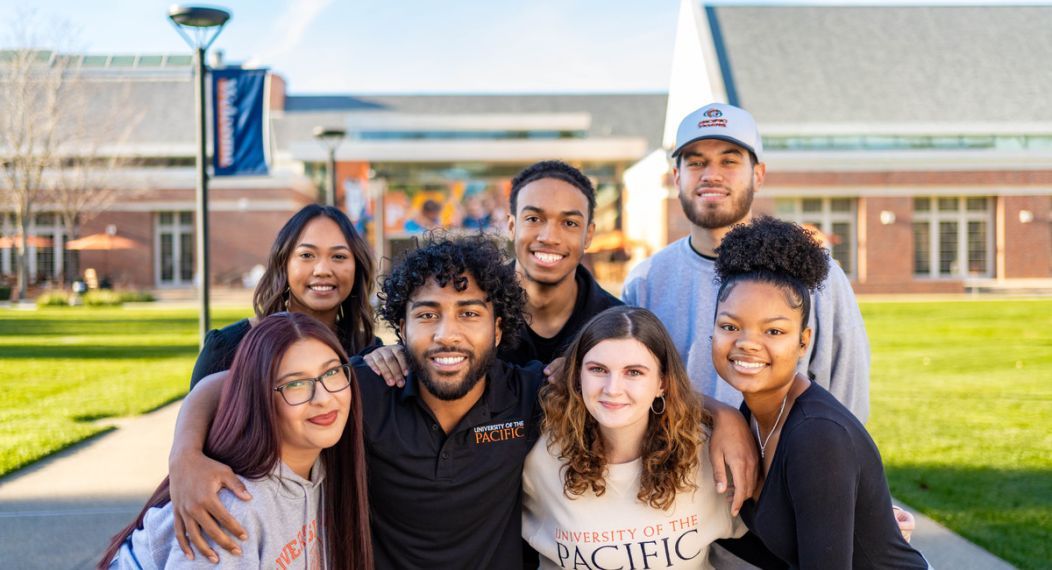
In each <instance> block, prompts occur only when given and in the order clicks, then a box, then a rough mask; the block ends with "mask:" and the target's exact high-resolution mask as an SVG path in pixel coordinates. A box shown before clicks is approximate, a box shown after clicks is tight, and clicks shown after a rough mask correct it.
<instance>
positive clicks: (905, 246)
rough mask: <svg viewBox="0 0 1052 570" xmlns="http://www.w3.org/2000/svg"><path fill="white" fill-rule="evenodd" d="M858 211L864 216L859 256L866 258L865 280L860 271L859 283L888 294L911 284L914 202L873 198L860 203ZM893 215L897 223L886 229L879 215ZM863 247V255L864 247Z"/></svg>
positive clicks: (887, 226)
mask: <svg viewBox="0 0 1052 570" xmlns="http://www.w3.org/2000/svg"><path fill="white" fill-rule="evenodd" d="M858 211H859V213H860V214H861V215H864V216H865V218H864V223H861V222H862V221H863V220H859V222H860V223H859V227H861V226H865V235H860V236H859V238H860V239H859V242H860V243H859V245H860V248H859V249H860V251H859V255H860V256H861V255H865V276H864V278H863V277H862V275H861V274H862V271H859V273H860V275H859V277H860V281H863V282H864V284H865V285H866V286H867V287H869V288H873V287H883V288H885V291H886V292H889V293H892V292H896V291H895V289H896V288H898V287H903V286H905V285H907V284H909V283H912V282H913V280H914V278H913V230H912V225H911V224H912V220H913V201H912V199H910V198H902V197H870V198H859V199H858ZM883 211H888V212H891V213H893V214H894V215H895V222H894V223H891V224H888V225H884V224H882V223H881V222H880V213H881V212H883ZM863 243H864V252H863V251H862V247H861V246H862V245H863Z"/></svg>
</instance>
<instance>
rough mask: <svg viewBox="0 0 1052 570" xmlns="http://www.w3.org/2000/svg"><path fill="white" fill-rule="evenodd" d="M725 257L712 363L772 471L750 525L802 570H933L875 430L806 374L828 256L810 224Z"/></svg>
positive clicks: (774, 229)
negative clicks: (906, 524) (912, 538)
mask: <svg viewBox="0 0 1052 570" xmlns="http://www.w3.org/2000/svg"><path fill="white" fill-rule="evenodd" d="M717 252H718V253H719V256H718V257H717V258H716V274H717V276H718V277H719V279H720V288H719V293H718V294H717V299H716V302H717V305H716V315H715V320H716V323H715V327H714V329H713V337H712V360H713V364H714V365H715V367H716V371H717V372H718V373H719V375H720V378H722V379H723V380H724V381H726V382H727V383H729V384H730V385H731V386H733V387H734V388H736V389H737V390H739V391H741V393H742V396H743V398H744V403H743V404H742V411H743V412H744V413H745V415H746V418H747V419H748V420H749V421H750V422H751V425H752V428H753V430H754V432H755V435H756V441H757V444H758V445H759V448H760V459H761V463H762V470H761V476H762V482H761V484H760V485H759V486H758V487H757V489H756V491H755V494H754V496H753V498H752V500H749V501H746V503H745V505H744V506H743V507H742V510H741V517H742V519H743V520H744V521H745V523H746V524H747V525H748V526H749V529H750V530H751V531H752V532H753V533H754V534H755V535H756V536H758V537H759V538H760V539H761V540H762V541H763V542H764V544H765V545H766V546H767V548H768V549H770V550H771V552H773V553H774V554H775V555H777V556H778V557H779V558H781V559H782V560H784V561H785V562H786V563H788V564H789V566H790V567H792V568H873V569H877V568H916V569H921V570H923V569H926V568H928V563H927V562H926V561H925V560H924V558H923V557H922V556H921V555H920V553H919V552H917V551H916V550H914V549H913V548H911V547H910V545H909V544H908V543H907V542H906V540H905V539H904V538H903V536H902V534H901V533H900V532H899V528H898V525H897V523H896V519H895V515H894V514H892V509H891V494H890V492H889V491H888V483H887V479H886V478H885V477H884V467H883V465H882V464H881V460H880V453H879V452H878V451H877V446H876V444H874V443H873V440H872V439H871V438H870V437H869V434H868V433H866V428H865V427H863V426H862V424H861V422H859V421H858V419H857V418H856V417H855V416H854V415H853V414H852V413H851V412H850V411H849V410H848V409H847V408H846V407H844V405H843V404H841V403H840V402H838V401H837V399H836V398H834V397H833V396H832V395H831V394H830V393H829V392H828V391H826V390H825V389H824V388H822V387H821V386H820V385H818V384H817V383H815V382H813V381H811V380H810V379H808V378H807V377H805V376H803V375H802V374H800V373H799V372H797V363H798V361H799V359H800V358H801V357H803V355H804V354H806V352H807V346H808V344H809V343H810V342H811V335H812V332H811V329H810V328H809V327H808V322H807V321H808V314H809V313H810V303H811V293H812V292H813V291H814V290H815V288H816V287H818V286H819V284H820V283H822V281H823V280H824V279H825V276H826V272H827V271H828V268H829V258H828V254H827V253H826V251H825V250H824V249H823V248H822V246H821V245H819V244H818V243H817V242H816V241H815V239H814V238H813V236H812V235H811V234H809V233H807V231H806V230H804V229H803V228H801V227H800V226H797V225H795V224H791V223H788V222H782V221H779V220H775V219H774V218H769V217H763V218H758V219H756V220H754V221H753V222H752V223H750V224H748V225H743V226H738V227H735V228H734V229H733V230H731V231H730V233H728V234H727V235H726V236H725V237H724V238H723V242H722V243H721V244H720V247H719V248H718V249H717Z"/></svg>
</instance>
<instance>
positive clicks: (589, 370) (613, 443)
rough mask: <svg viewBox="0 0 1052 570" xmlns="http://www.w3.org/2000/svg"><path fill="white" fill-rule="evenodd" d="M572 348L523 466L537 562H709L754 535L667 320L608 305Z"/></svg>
mask: <svg viewBox="0 0 1052 570" xmlns="http://www.w3.org/2000/svg"><path fill="white" fill-rule="evenodd" d="M566 355H567V361H566V365H565V367H564V368H563V371H564V372H563V373H562V374H561V376H560V377H559V378H556V379H553V381H552V382H551V383H550V384H548V385H547V386H545V387H544V388H542V390H541V401H542V404H541V405H542V407H543V410H544V419H543V422H542V424H541V431H542V435H541V439H540V441H539V442H538V445H536V446H534V448H533V450H532V451H531V452H530V454H529V455H528V456H527V458H526V466H525V469H524V471H523V491H524V500H523V538H524V539H525V540H526V541H527V542H528V543H529V544H530V546H531V547H532V548H533V549H535V550H536V551H537V553H538V554H539V556H540V566H541V567H542V568H566V567H573V568H576V567H587V568H665V567H672V566H676V567H691V568H711V567H712V566H711V565H710V564H709V562H708V551H709V545H710V544H711V543H712V542H713V541H715V540H717V539H721V538H732V537H740V536H742V535H743V534H744V533H745V532H746V530H745V527H744V526H743V525H742V524H741V521H740V520H738V519H737V518H735V517H732V516H731V514H730V506H729V503H728V501H727V500H726V497H725V496H721V495H719V494H717V493H716V491H715V488H714V485H713V483H712V467H711V464H710V462H709V459H708V457H707V456H708V445H707V440H708V433H709V429H710V427H711V419H710V418H709V416H708V414H707V413H706V412H705V410H704V409H703V408H702V397H701V395H700V394H698V393H697V392H696V391H694V389H693V388H692V387H691V384H690V380H689V379H688V377H687V374H686V371H685V370H684V368H683V364H682V362H681V361H680V357H679V354H678V353H677V352H676V348H675V345H674V344H673V343H672V339H671V338H669V335H668V332H667V331H666V330H665V327H664V326H663V325H662V324H661V322H660V321H659V320H658V319H657V317H655V316H654V314H653V313H651V312H650V311H647V310H646V309H641V308H637V307H615V308H611V309H608V310H606V311H604V312H602V313H600V314H599V315H597V316H596V317H595V318H594V319H592V320H591V321H590V322H589V323H588V324H587V325H585V327H584V328H583V329H582V330H581V332H580V334H579V335H578V336H577V338H576V339H575V340H574V342H573V344H571V345H570V347H569V348H568V349H567V352H566ZM750 546H753V545H751V544H750ZM734 550H735V551H736V552H740V549H737V548H735V549H734ZM746 550H753V549H752V548H747V549H746ZM755 552H756V556H749V558H752V559H753V560H750V561H751V562H753V563H756V564H760V565H762V566H768V565H769V564H768V562H769V561H770V559H769V558H767V557H766V556H764V554H765V551H764V549H763V548H762V547H759V548H758V549H756V551H755ZM746 554H748V553H746ZM776 566H777V564H776Z"/></svg>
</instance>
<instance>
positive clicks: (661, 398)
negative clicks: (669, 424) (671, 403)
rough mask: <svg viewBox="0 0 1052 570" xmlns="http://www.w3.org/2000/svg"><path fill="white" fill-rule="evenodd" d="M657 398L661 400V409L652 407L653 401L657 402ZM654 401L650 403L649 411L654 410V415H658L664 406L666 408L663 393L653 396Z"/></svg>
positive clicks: (663, 410) (663, 411)
mask: <svg viewBox="0 0 1052 570" xmlns="http://www.w3.org/2000/svg"><path fill="white" fill-rule="evenodd" d="M658 400H661V410H660V411H659V410H655V409H654V402H657V401H658ZM654 402H651V403H650V411H651V412H654V415H656V416H660V415H661V414H663V413H665V408H666V404H665V395H664V394H662V395H660V396H658V397H657V398H654Z"/></svg>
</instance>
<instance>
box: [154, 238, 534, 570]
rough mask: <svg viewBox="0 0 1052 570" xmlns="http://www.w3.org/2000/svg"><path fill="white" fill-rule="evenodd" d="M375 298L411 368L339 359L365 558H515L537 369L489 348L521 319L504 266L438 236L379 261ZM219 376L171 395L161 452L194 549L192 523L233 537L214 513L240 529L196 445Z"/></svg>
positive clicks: (435, 564) (467, 241)
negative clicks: (349, 386)
mask: <svg viewBox="0 0 1052 570" xmlns="http://www.w3.org/2000/svg"><path fill="white" fill-rule="evenodd" d="M381 299H382V301H383V306H382V307H381V310H380V314H381V316H382V317H383V318H384V319H385V320H387V322H388V323H389V324H391V325H392V326H393V327H394V328H395V329H396V330H397V331H398V335H399V339H400V340H401V341H402V343H404V345H405V346H406V347H407V351H408V354H409V365H410V369H411V372H410V375H409V378H408V381H407V382H406V385H405V386H404V387H403V388H400V389H392V388H389V387H387V386H386V385H385V384H384V382H383V380H382V379H381V378H379V377H378V376H377V375H375V374H374V373H373V372H372V371H371V370H370V369H369V367H368V366H366V365H364V363H363V362H362V361H361V360H360V359H354V360H352V363H354V364H355V374H356V377H357V381H358V384H359V389H360V391H361V397H362V400H363V404H364V405H363V410H364V413H365V414H364V429H365V434H364V435H365V440H366V449H367V454H368V455H367V461H368V471H369V473H368V476H369V498H370V502H371V506H372V533H373V544H374V555H375V558H376V560H375V562H376V567H377V568H425V567H426V568H514V567H518V566H520V565H521V561H522V543H521V538H520V535H521V519H522V513H521V508H520V488H521V486H520V479H521V476H522V464H523V461H524V459H525V457H526V453H527V452H528V451H529V449H530V447H531V446H532V445H533V443H534V441H535V440H536V437H537V423H536V419H537V413H538V406H537V405H536V403H537V392H538V389H539V387H540V385H541V383H542V382H543V373H542V371H541V367H540V365H539V364H536V365H534V366H533V367H531V368H519V367H516V366H512V365H508V364H505V363H504V362H502V361H500V360H498V359H497V358H496V357H495V355H496V351H497V347H498V346H500V345H501V344H502V342H501V340H502V339H507V338H510V337H513V336H514V333H515V331H516V330H517V329H518V327H519V326H520V325H521V324H522V322H523V314H522V308H523V305H524V303H525V297H524V292H523V290H522V287H521V286H520V285H519V284H518V280H517V279H515V275H514V268H513V266H512V265H511V264H510V263H506V262H505V260H504V257H503V256H502V254H501V252H500V250H499V248H498V247H497V246H496V245H495V244H494V243H493V242H491V241H488V240H487V239H485V238H482V237H472V238H460V239H455V240H439V241H435V242H433V243H431V244H429V245H427V246H425V247H423V248H421V249H418V250H416V251H414V252H411V253H409V254H408V255H407V256H406V257H405V258H404V259H403V260H402V261H401V262H400V263H399V264H398V265H397V266H396V267H395V268H394V269H393V270H392V272H391V274H390V275H389V276H388V277H387V278H386V279H385V280H384V284H383V288H382V292H381ZM222 374H225V373H219V374H217V375H213V376H211V377H209V378H207V379H205V380H203V381H202V382H201V384H200V385H199V386H198V387H197V388H196V389H195V390H194V391H193V392H192V393H191V395H190V397H188V398H187V401H186V402H185V403H184V406H183V407H184V411H182V412H180V421H179V425H178V426H177V430H176V443H175V445H174V446H173V447H174V449H175V451H173V460H172V461H171V463H172V470H171V475H170V481H171V486H172V503H173V507H174V508H175V509H176V512H177V513H180V514H179V515H178V516H177V519H180V518H181V519H182V522H181V523H180V524H183V522H185V523H187V524H186V530H187V532H188V533H189V534H190V536H191V537H192V541H193V543H194V544H195V545H196V546H197V547H198V549H199V550H201V552H202V554H204V555H206V556H208V554H209V553H210V552H209V551H210V549H208V545H207V542H205V541H203V540H201V538H200V537H201V535H200V531H199V529H198V528H197V524H198V523H199V524H201V525H202V528H204V529H205V530H206V532H207V533H208V534H209V535H210V536H211V537H212V538H213V539H214V540H215V541H216V543H217V544H219V546H221V547H223V548H226V549H227V550H231V549H232V548H233V547H234V546H235V543H234V542H233V541H232V540H231V539H230V538H229V537H227V536H225V535H224V534H223V533H222V531H221V530H220V529H219V525H217V524H216V521H218V522H219V523H220V524H221V525H222V526H223V527H225V528H227V529H229V530H230V531H231V532H233V533H234V534H235V535H239V536H240V535H242V534H243V533H244V531H243V529H241V528H240V525H238V524H237V522H236V521H233V520H232V519H231V518H230V516H229V514H228V513H227V512H226V511H225V509H223V507H222V505H221V504H220V503H219V501H218V499H216V497H215V493H217V492H218V490H219V487H221V486H226V487H228V488H231V489H233V490H235V492H237V490H243V487H242V486H241V482H240V481H239V480H238V479H237V478H236V477H234V476H233V473H232V472H230V470H229V469H228V468H226V467H225V466H222V465H220V464H218V463H216V462H214V461H211V460H209V459H207V458H206V457H204V456H203V454H202V453H201V451H200V449H201V444H202V442H203V440H204V434H205V433H206V432H207V426H208V422H209V421H210V416H211V413H212V412H214V409H215V405H216V403H217V400H218V392H219V389H220V388H221V385H222V382H223V379H222V378H221V375H222ZM187 410H190V411H187ZM184 416H186V417H184ZM198 513H200V514H198ZM213 519H214V521H213Z"/></svg>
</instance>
